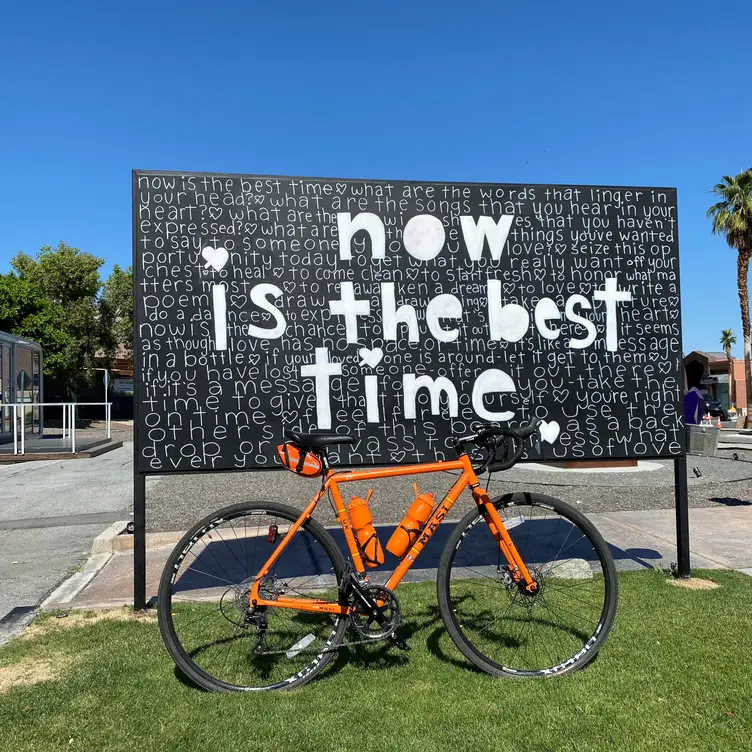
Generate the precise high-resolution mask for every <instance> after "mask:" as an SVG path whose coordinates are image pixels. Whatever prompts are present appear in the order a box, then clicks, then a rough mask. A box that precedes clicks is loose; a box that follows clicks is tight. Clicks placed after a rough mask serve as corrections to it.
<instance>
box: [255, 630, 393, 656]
mask: <svg viewBox="0 0 752 752" xmlns="http://www.w3.org/2000/svg"><path fill="white" fill-rule="evenodd" d="M397 627H399V623H397V624H395V625H394V627H392V629H391V630H390V631H389V632H387V633H386V634H385V635H382V636H381V637H370V638H366V639H363V640H355V641H353V642H346V641H344V640H343V641H342V642H340V643H339V645H335V646H334V647H333V648H324V649H323V650H319V649H318V648H301V649H300V650H298V651H297V652H296V655H299V654H300V653H315V654H316V655H323V654H324V653H333V652H334V651H335V650H341V649H342V648H351V647H354V646H355V645H370V644H372V643H374V642H381V641H382V640H388V639H389V638H390V637H391V636H392V635H393V634H394V633H395V632H396V631H397ZM272 634H276V633H274V632H272ZM289 652H290V648H283V649H282V650H264V651H262V652H260V653H255V652H254V655H280V654H281V653H289Z"/></svg>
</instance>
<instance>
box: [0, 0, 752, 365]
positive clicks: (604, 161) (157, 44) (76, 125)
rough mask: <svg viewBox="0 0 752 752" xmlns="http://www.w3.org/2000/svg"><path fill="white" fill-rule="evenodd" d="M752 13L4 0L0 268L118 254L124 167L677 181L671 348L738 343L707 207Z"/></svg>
mask: <svg viewBox="0 0 752 752" xmlns="http://www.w3.org/2000/svg"><path fill="white" fill-rule="evenodd" d="M751 31H752V3H750V2H749V1H748V0H730V2H728V3H726V4H724V5H723V6H718V7H717V8H709V6H708V5H707V3H701V2H699V1H698V0H685V2H671V3H669V2H661V1H660V0H658V2H656V1H655V0H652V1H651V2H644V0H635V1H634V2H631V3H619V4H613V3H603V2H597V3H596V2H589V1H588V2H577V1H575V2H572V3H561V2H551V1H549V0H543V1H541V2H537V3H515V4H511V3H506V2H499V0H495V1H489V2H473V1H472V0H470V1H468V2H464V3H459V2H456V1H455V2H444V1H443V0H433V2H428V1H427V0H410V1H409V2H404V0H403V2H395V1H393V0H381V1H380V2H373V3H353V2H326V1H325V0H323V1H322V2H318V3H307V2H296V1H292V0H291V1H290V2H285V1H284V0H283V1H282V2H278V3H263V4H258V3H254V2H248V1H247V0H246V1H245V2H234V1H233V2H229V1H227V2H217V3H212V4H210V3H206V2H190V1H189V0H183V1H182V2H179V3H172V2H161V1H157V2H154V0H151V2H140V1H136V0H132V1H131V2H128V3H117V4H115V3H101V2H100V3H93V2H92V3H82V2H68V3H59V2H55V3H51V2H36V3H13V4H10V5H8V6H6V7H5V8H4V10H3V19H2V27H1V28H0V81H2V87H0V93H1V94H2V99H1V100H0V150H2V151H1V153H2V159H1V160H0V165H2V179H0V228H2V235H1V236H0V271H3V272H4V271H7V269H8V261H9V259H10V258H11V257H12V256H13V255H14V254H15V253H16V252H17V251H18V250H20V249H23V250H25V251H27V252H30V253H34V252H35V251H36V250H37V249H38V248H39V247H40V246H42V245H44V244H51V245H54V244H56V243H57V241H58V240H60V239H62V240H65V241H66V242H67V243H69V244H70V245H74V246H77V247H79V248H82V249H84V250H87V251H90V252H92V253H95V254H97V255H99V256H102V257H103V258H104V259H105V260H106V266H105V272H107V271H108V270H109V269H110V268H111V267H112V265H113V264H114V263H119V264H121V265H127V264H128V263H129V262H130V255H131V225H130V206H131V199H130V171H131V170H132V169H133V168H146V169H168V170H201V171H217V172H247V173H272V174H294V175H313V176H322V175H323V176H332V177H374V178H393V179H396V178H405V179H415V180H421V179H423V180H447V181H452V180H456V181H488V182H520V183H524V182H531V183H548V182H550V183H584V184H602V185H657V186H676V187H677V188H678V190H679V228H680V235H679V240H680V253H681V261H682V293H683V324H684V348H685V351H686V352H688V351H689V350H692V349H704V350H717V349H720V348H719V346H718V336H719V331H720V329H721V328H725V327H731V328H733V329H734V331H735V332H736V333H737V335H738V338H739V342H740V343H741V323H740V316H739V305H738V298H737V295H736V266H735V255H734V253H733V252H732V251H731V250H730V249H728V248H727V246H726V245H725V243H724V241H723V240H721V239H718V238H714V237H712V236H711V234H710V226H709V223H708V221H707V220H706V219H705V210H706V208H707V206H708V205H709V204H710V203H712V196H711V195H710V194H709V189H710V188H711V187H712V185H713V184H714V183H715V182H716V181H717V180H718V179H719V178H720V176H721V175H723V174H725V173H731V174H735V173H737V172H739V171H740V170H742V169H744V168H747V167H750V166H752V98H751V97H750V96H749V92H750V77H751V76H752V69H751V68H750V58H749V38H750V32H751ZM735 354H737V355H741V344H739V345H738V346H737V349H736V351H735Z"/></svg>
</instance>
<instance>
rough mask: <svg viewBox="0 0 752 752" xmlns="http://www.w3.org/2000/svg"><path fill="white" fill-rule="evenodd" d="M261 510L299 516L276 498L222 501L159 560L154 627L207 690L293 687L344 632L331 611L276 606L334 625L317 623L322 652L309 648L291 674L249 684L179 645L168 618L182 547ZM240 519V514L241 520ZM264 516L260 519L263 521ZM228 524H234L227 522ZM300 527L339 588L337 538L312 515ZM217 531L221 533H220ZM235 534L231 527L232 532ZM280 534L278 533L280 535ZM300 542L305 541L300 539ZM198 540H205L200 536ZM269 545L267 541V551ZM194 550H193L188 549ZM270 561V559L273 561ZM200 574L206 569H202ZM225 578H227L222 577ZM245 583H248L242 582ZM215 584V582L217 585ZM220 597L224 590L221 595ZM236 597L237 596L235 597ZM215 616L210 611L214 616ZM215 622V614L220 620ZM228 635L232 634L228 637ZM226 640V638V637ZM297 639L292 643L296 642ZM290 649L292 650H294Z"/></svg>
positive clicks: (322, 661)
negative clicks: (215, 671)
mask: <svg viewBox="0 0 752 752" xmlns="http://www.w3.org/2000/svg"><path fill="white" fill-rule="evenodd" d="M263 514H267V515H269V516H270V517H272V516H273V518H274V519H276V518H279V519H280V520H285V521H287V522H291V523H292V522H295V521H296V520H297V519H298V518H299V517H300V510H298V509H295V508H293V507H289V506H287V505H284V504H277V503H274V502H249V503H243V504H235V505H233V506H229V507H225V508H224V509H220V510H219V511H217V512H214V513H213V514H210V515H208V516H207V517H205V518H204V519H203V520H201V521H200V522H198V523H196V524H195V525H194V526H193V527H192V528H191V529H190V530H189V531H188V532H187V533H186V534H185V535H184V536H183V538H182V539H181V540H180V542H179V543H178V544H177V546H176V547H175V548H174V549H173V551H172V553H171V554H170V557H169V558H168V560H167V563H166V564H165V567H164V570H163V572H162V576H161V579H160V585H159V595H158V606H157V611H158V619H159V628H160V632H161V634H162V639H163V641H164V643H165V646H166V648H167V650H168V652H169V653H170V655H171V657H172V659H173V661H174V662H175V664H176V666H177V667H178V668H179V669H180V671H181V672H182V673H183V674H184V675H185V676H186V677H188V678H189V679H190V680H191V681H192V682H193V683H194V684H196V685H198V686H199V687H201V688H203V689H205V690H207V691H211V692H231V691H253V690H276V689H293V688H295V687H300V686H301V685H302V684H305V683H306V682H308V681H310V680H311V679H313V678H314V677H315V676H316V675H317V674H319V673H320V672H321V671H322V670H323V669H324V668H325V667H326V666H327V665H328V664H329V662H330V661H331V660H332V658H333V656H334V653H335V649H336V647H337V646H338V645H339V644H340V643H341V642H342V640H343V638H344V633H345V630H346V628H347V623H348V622H347V618H346V617H344V616H340V617H337V616H334V617H332V616H331V615H329V616H326V615H321V617H319V616H318V615H315V614H313V615H312V614H311V613H310V612H302V611H300V612H298V611H295V610H292V609H276V611H277V612H286V613H285V617H284V618H288V621H291V619H290V617H289V614H290V613H292V614H304V613H305V615H306V618H307V619H309V620H311V619H316V618H320V619H322V624H323V620H325V619H329V620H333V622H334V625H333V627H332V628H331V630H330V631H329V632H328V634H327V632H326V627H324V626H322V630H324V631H322V638H321V639H322V641H323V640H324V639H325V642H323V649H322V652H319V653H313V654H312V655H313V657H312V660H311V661H310V662H309V663H307V664H305V666H304V667H302V668H300V669H298V670H296V671H294V672H292V674H291V675H290V676H289V677H284V678H283V679H281V680H275V681H273V682H270V683H269V684H265V685H261V686H252V685H250V684H248V685H243V684H235V683H232V682H228V681H225V680H224V679H221V678H218V677H215V676H212V675H211V674H210V673H209V672H208V671H207V670H205V668H204V667H202V666H201V665H199V664H198V663H197V662H196V661H195V660H194V659H193V658H192V657H191V656H190V655H189V654H188V651H187V650H186V649H185V648H184V646H183V645H182V644H181V640H180V638H179V636H178V634H177V632H176V628H175V623H174V613H173V609H174V608H177V607H178V603H177V602H176V603H174V602H173V594H174V585H175V583H176V581H178V579H179V577H178V571H179V570H180V567H181V563H182V562H183V561H184V560H185V559H186V557H187V556H188V553H189V552H191V549H192V548H193V546H195V545H196V544H197V543H198V542H199V541H201V540H202V538H203V536H205V535H208V534H209V533H215V534H216V532H217V530H218V529H219V527H218V526H219V525H220V524H221V523H224V522H227V521H230V522H232V521H233V520H237V519H239V518H241V517H243V516H244V515H247V516H254V517H257V516H259V515H263ZM244 522H245V520H244ZM265 522H266V521H265ZM257 527H258V530H263V529H264V528H265V525H258V526H257ZM233 529H234V527H233ZM301 531H302V532H303V533H305V534H307V535H310V536H311V538H312V539H313V540H314V541H315V542H316V543H318V544H319V545H320V546H321V549H322V550H323V552H324V553H325V554H326V556H327V557H328V558H329V560H330V562H331V564H332V569H333V574H334V576H335V577H336V587H337V588H339V585H340V583H341V581H342V577H343V575H344V570H345V559H344V556H343V554H342V552H341V551H340V549H339V548H338V547H337V544H336V543H335V541H334V539H333V538H332V537H331V535H330V534H329V533H328V532H327V531H326V530H325V529H324V528H323V527H322V526H321V525H320V524H319V523H318V522H316V521H315V520H313V519H310V518H309V519H308V520H306V521H305V522H304V523H303V524H302V526H301ZM220 537H221V535H220ZM236 538H237V533H236ZM248 539H249V538H248V537H246V547H247V545H248ZM280 540H281V535H280ZM297 540H298V538H297V534H296V538H294V539H293V540H292V541H291V542H290V543H289V544H288V546H287V547H286V548H285V551H287V550H288V548H289V547H292V545H294V543H295V541H297ZM258 541H261V536H259V535H258V534H257V536H255V537H254V542H258ZM230 543H234V541H232V539H230ZM306 543H308V541H307V539H306ZM204 544H205V545H207V544H206V543H205V541H204ZM272 550H274V549H272V548H271V547H270V550H269V553H271V551H272ZM308 550H309V551H310V544H309V543H308ZM194 556H196V554H194ZM283 556H284V552H283V553H282V554H281V555H280V559H282V557H283ZM235 558H236V560H237V559H238V557H237V556H235ZM258 561H259V566H260V565H261V563H263V562H264V561H266V559H265V558H264V559H261V558H259V559H258ZM246 565H248V557H247V550H246ZM275 566H276V563H275ZM204 574H207V573H205V572H204ZM255 575H256V572H252V573H251V574H250V575H249V577H255ZM228 581H229V580H228ZM244 584H248V583H244ZM220 589H221V587H220ZM222 598H224V596H222ZM236 600H237V599H236ZM219 610H220V611H222V600H220V603H219ZM214 618H216V616H215V617H214ZM220 623H221V620H220ZM232 639H234V638H232ZM227 641H228V642H229V641H230V639H229V638H228V640H227ZM296 644H297V643H296ZM292 647H293V649H294V648H295V647H296V645H293V646H292ZM304 652H307V651H303V650H301V651H299V653H298V654H300V653H304ZM298 654H296V656H297V655H298Z"/></svg>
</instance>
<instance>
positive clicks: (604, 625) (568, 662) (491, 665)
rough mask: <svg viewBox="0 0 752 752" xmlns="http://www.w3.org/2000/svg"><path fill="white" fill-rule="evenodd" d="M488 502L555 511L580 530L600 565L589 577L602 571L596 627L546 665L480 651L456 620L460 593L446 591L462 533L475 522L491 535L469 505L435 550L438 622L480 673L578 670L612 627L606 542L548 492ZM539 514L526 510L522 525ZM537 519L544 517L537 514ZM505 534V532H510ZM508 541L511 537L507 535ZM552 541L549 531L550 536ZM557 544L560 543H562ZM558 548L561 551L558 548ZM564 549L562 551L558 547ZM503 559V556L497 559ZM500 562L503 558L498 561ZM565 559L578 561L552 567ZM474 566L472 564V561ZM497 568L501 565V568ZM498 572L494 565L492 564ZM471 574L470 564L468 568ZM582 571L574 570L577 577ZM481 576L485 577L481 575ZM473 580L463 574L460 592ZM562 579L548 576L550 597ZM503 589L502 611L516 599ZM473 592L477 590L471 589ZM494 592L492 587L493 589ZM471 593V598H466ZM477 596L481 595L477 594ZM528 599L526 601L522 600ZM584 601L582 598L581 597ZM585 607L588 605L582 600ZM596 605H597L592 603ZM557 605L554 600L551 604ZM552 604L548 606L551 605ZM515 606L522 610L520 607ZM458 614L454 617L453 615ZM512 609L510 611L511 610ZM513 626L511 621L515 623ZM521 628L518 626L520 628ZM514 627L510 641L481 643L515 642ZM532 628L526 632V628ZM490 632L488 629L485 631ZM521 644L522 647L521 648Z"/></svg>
mask: <svg viewBox="0 0 752 752" xmlns="http://www.w3.org/2000/svg"><path fill="white" fill-rule="evenodd" d="M492 502H493V504H494V506H495V507H496V509H497V510H499V512H500V514H501V513H502V512H503V513H504V515H506V514H507V513H508V511H509V510H518V509H524V508H525V507H528V508H530V509H531V510H532V509H533V508H537V509H541V510H544V511H546V510H550V512H552V513H556V514H558V515H560V516H561V517H562V518H563V519H565V520H567V521H568V522H570V523H571V525H572V526H573V527H574V528H576V529H577V530H579V531H580V533H581V534H582V536H583V537H584V538H586V539H587V541H588V542H589V543H590V544H591V546H592V550H593V551H594V552H595V554H596V556H597V559H598V563H599V565H600V569H601V572H600V573H598V572H597V571H596V573H595V574H594V575H592V580H593V581H594V582H596V581H600V576H601V575H602V581H603V590H604V598H603V605H602V608H601V610H600V614H599V618H598V621H597V625H595V628H594V630H593V632H592V633H591V634H590V635H589V636H587V639H584V640H583V644H582V646H581V647H580V648H579V649H577V650H575V651H574V652H573V653H572V654H571V655H569V656H567V657H566V658H565V659H563V660H554V662H553V665H547V666H540V667H538V668H535V669H530V668H527V669H521V668H518V667H513V666H511V665H508V664H506V663H505V662H501V661H500V660H498V659H497V658H496V657H491V656H489V655H487V654H486V653H484V651H483V649H481V648H479V647H478V645H477V644H476V643H477V642H479V639H478V638H476V640H475V642H474V641H473V639H471V637H470V635H468V634H467V632H469V631H470V628H469V627H468V626H466V625H463V624H461V623H460V621H461V619H462V618H463V616H464V615H463V613H461V608H464V605H463V603H459V602H458V600H459V598H458V592H459V591H461V588H455V594H454V596H453V594H452V592H451V591H452V584H451V580H452V577H451V575H452V568H453V564H454V562H455V558H456V557H457V555H458V551H460V550H462V544H463V542H464V541H466V540H467V538H468V536H469V535H470V534H471V532H472V531H473V529H474V528H475V526H477V525H478V523H479V522H481V523H483V524H481V525H479V528H480V529H481V530H483V531H485V533H484V535H487V537H488V538H489V539H491V540H492V536H491V533H490V530H489V528H488V526H487V525H486V524H485V521H484V520H483V517H482V516H481V515H480V512H479V510H478V509H472V510H471V511H470V512H468V514H467V515H465V517H464V518H463V519H462V520H461V521H460V522H459V523H458V524H457V525H456V527H455V528H454V530H453V531H452V533H451V534H450V536H449V538H448V540H447V542H446V544H445V546H444V549H443V551H442V554H441V558H440V561H439V568H438V572H437V578H436V585H437V595H438V601H439V611H440V613H441V617H442V619H443V621H444V624H445V626H446V629H447V632H448V633H449V635H450V637H451V638H452V641H453V642H454V644H455V645H456V646H457V648H458V649H459V651H460V652H461V653H462V654H463V655H464V656H465V658H467V660H468V661H470V663H472V664H473V665H474V666H476V667H477V668H479V669H481V670H482V671H485V672H486V673H488V674H491V675H492V676H502V677H514V678H528V677H535V676H550V675H561V674H565V673H569V672H570V671H573V670H576V669H580V668H582V667H584V666H585V665H586V664H587V663H589V662H590V661H591V660H593V658H595V656H596V654H597V653H598V651H599V650H600V648H601V646H602V645H603V642H604V641H605V639H606V637H607V636H608V633H609V631H610V629H611V627H612V625H613V621H614V617H615V614H616V605H617V594H618V583H617V577H616V568H615V565H614V561H613V558H612V557H611V554H610V552H609V550H608V545H607V544H606V542H605V540H604V539H603V537H602V536H601V534H600V533H599V532H598V530H597V529H596V527H595V526H594V525H593V524H592V523H591V522H590V520H588V519H587V517H585V516H584V515H583V514H582V513H580V512H579V511H578V510H576V509H574V508H573V507H571V506H570V505H569V504H566V503H565V502H563V501H560V500H559V499H555V498H553V497H550V496H544V495H541V494H531V493H514V494H506V495H504V496H502V497H497V498H495V499H493V500H492ZM502 519H504V516H502ZM540 519H541V518H540V517H536V518H533V515H532V512H531V515H530V518H529V520H528V523H529V524H530V525H531V526H532V525H533V524H538V522H539V520H540ZM542 519H543V520H545V519H546V518H545V517H543V518H542ZM514 525H519V526H520V527H522V525H523V523H519V522H517V518H515V519H514V522H513V526H514ZM530 529H532V527H529V528H528V530H527V535H528V536H529V535H530ZM564 532H566V530H564V531H562V533H561V535H562V536H563V534H564ZM545 534H546V536H547V535H548V530H546V532H545ZM570 534H571V531H569V532H567V536H569V535H570ZM510 535H511V533H510ZM521 536H522V533H520V536H519V537H521ZM513 540H514V536H513ZM535 540H536V538H535V536H534V539H533V542H532V543H530V541H529V540H528V541H526V543H528V544H530V545H529V548H530V551H532V550H533V549H534V548H535ZM551 540H552V541H553V540H554V538H553V533H552V538H551ZM573 544H577V545H579V539H577V540H575V541H573ZM537 545H538V548H539V549H541V550H542V549H543V545H542V544H540V543H538V544H537ZM562 545H563V544H562ZM515 546H516V547H517V548H518V550H520V548H521V547H520V545H519V544H518V542H517V541H515ZM496 548H497V549H498V545H496ZM560 550H561V549H560ZM564 550H565V551H566V549H564ZM520 554H521V555H522V558H523V561H525V563H526V565H527V564H528V561H527V558H526V556H525V555H524V553H523V551H522V550H520ZM502 558H503V557H502ZM504 561H505V560H504ZM565 561H576V562H579V561H580V560H574V559H572V560H561V561H560V562H559V563H558V564H555V565H554V568H556V567H558V566H560V565H561V564H562V563H563V562H565ZM476 567H478V565H476ZM482 568H483V567H480V568H479V569H478V574H482V572H481V569H482ZM580 568H582V565H580ZM488 569H490V568H489V567H485V570H486V571H487V570H488ZM502 569H503V567H502ZM497 570H498V565H497ZM470 571H471V573H472V568H471V570H470ZM582 574H583V573H582V572H580V575H582ZM484 576H485V575H484ZM461 577H462V575H461V574H460V573H458V577H457V578H456V579H455V581H461V580H460V578H461ZM474 579H476V578H474V577H473V576H467V577H466V578H465V579H464V580H462V581H465V582H467V583H468V584H467V585H466V587H465V590H467V591H468V592H470V590H471V585H470V583H471V582H472V581H473V580H474ZM541 579H544V580H545V578H543V577H542V575H541ZM562 579H566V575H564V578H562V577H561V576H559V577H556V576H554V577H552V578H550V580H549V582H550V583H554V582H555V583H557V585H556V586H553V585H549V587H551V588H552V589H551V590H550V591H549V592H550V593H552V594H553V597H557V591H558V592H559V593H560V592H563V591H565V590H566V588H563V587H561V581H562ZM580 579H583V577H580ZM584 579H587V575H586V573H585V575H584ZM482 584H483V586H484V587H488V584H487V583H486V582H485V581H482ZM498 584H499V586H502V583H501V582H499V583H498ZM503 588H504V589H506V590H507V593H509V592H512V595H511V596H510V599H509V600H508V601H504V602H503V605H504V607H505V614H506V613H507V612H509V611H510V609H512V608H514V607H515V602H514V597H516V593H515V592H513V588H510V586H509V584H503ZM545 588H546V585H545V583H544V584H543V588H542V592H541V593H540V594H539V596H542V597H543V598H545V597H546V595H545ZM476 590H477V588H476ZM494 592H495V591H494ZM472 597H474V596H472ZM483 597H486V596H485V595H483ZM528 600H530V599H528ZM493 602H494V604H496V603H497V602H498V599H496V598H494V601H493ZM583 602H585V601H583ZM521 603H522V600H521V599H520V601H518V603H517V606H520V604H521ZM538 603H539V605H540V604H544V605H542V606H540V607H541V608H545V607H546V605H545V601H543V600H541V601H539V602H538ZM522 605H524V608H526V609H528V614H531V613H532V610H533V606H531V605H530V604H529V603H528V602H525V603H524V604H522ZM588 605H589V603H588ZM596 605H597V604H596ZM557 607H558V604H557ZM551 608H553V607H551ZM466 610H467V611H470V605H468V606H467V609H466ZM478 610H479V612H480V613H485V611H481V607H480V606H479V607H478ZM519 610H523V609H522V608H520V609H519ZM458 612H460V613H459V615H458ZM513 613H516V612H513ZM504 618H507V619H508V620H510V621H511V619H512V618H513V616H505V617H502V620H503V619H504ZM533 621H534V620H533V619H532V617H531V618H530V622H533ZM539 621H541V624H544V625H545V628H546V629H547V630H548V631H549V632H552V633H553V629H552V624H551V622H550V620H549V621H546V622H544V621H542V620H540V619H539ZM497 622H498V618H496V620H495V621H494V622H493V626H494V627H495V625H496V623H497ZM515 626H516V625H515ZM484 629H487V627H483V629H481V630H480V632H482V631H483V630H484ZM523 630H524V627H523ZM516 631H517V630H515V637H514V639H512V637H511V636H509V635H507V634H506V633H505V634H504V636H503V637H502V638H501V639H500V640H496V641H494V640H492V639H491V638H488V639H487V640H486V642H487V643H488V644H489V645H491V644H494V645H495V644H496V643H498V644H499V645H501V644H502V643H504V642H506V643H507V644H513V643H514V642H515V641H517V642H520V643H521V642H522V638H523V636H524V635H525V634H526V633H525V632H524V631H522V630H520V633H519V635H516ZM530 631H532V630H530ZM566 631H568V633H569V635H570V636H571V634H572V632H575V634H576V630H574V629H570V628H568V629H567V630H566ZM489 634H490V632H489ZM528 639H530V637H528ZM572 642H573V643H574V642H575V640H574V639H573V640H572ZM527 647H528V646H526V651H527ZM485 649H486V651H487V652H489V648H485ZM498 652H499V653H502V652H503V648H501V647H499V648H498ZM508 652H511V647H510V648H509V649H508Z"/></svg>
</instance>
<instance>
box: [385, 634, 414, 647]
mask: <svg viewBox="0 0 752 752" xmlns="http://www.w3.org/2000/svg"><path fill="white" fill-rule="evenodd" d="M389 639H390V640H391V641H392V642H393V643H394V644H395V645H396V646H397V647H398V648H399V649H400V650H406V651H410V650H412V648H411V647H410V646H409V645H408V644H407V641H406V640H405V638H404V637H402V636H401V635H399V634H397V632H392V634H391V635H389Z"/></svg>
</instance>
